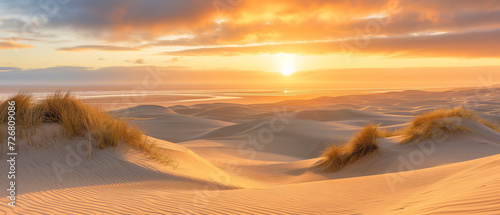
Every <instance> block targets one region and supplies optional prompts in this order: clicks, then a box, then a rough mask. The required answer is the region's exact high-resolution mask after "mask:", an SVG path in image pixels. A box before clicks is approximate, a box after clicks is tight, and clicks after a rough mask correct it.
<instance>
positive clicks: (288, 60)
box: [276, 53, 297, 76]
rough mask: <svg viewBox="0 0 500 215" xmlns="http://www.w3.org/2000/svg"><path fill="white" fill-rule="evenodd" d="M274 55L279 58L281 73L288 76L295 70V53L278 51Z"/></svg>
mask: <svg viewBox="0 0 500 215" xmlns="http://www.w3.org/2000/svg"><path fill="white" fill-rule="evenodd" d="M276 57H278V58H279V61H278V62H279V67H280V70H279V72H281V74H283V75H285V76H289V75H291V74H292V73H294V72H296V71H297V69H296V68H295V57H296V56H295V55H292V54H283V53H280V54H277V55H276Z"/></svg>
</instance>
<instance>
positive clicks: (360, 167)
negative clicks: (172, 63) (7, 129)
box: [0, 90, 500, 214]
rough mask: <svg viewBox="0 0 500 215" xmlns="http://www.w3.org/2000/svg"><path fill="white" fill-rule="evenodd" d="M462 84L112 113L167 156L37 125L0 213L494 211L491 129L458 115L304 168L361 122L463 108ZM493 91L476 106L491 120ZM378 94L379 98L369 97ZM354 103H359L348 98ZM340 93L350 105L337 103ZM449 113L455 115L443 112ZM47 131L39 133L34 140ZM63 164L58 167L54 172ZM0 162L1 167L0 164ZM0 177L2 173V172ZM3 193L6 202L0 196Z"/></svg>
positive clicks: (497, 141) (498, 139) (495, 154)
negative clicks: (370, 150)
mask: <svg viewBox="0 0 500 215" xmlns="http://www.w3.org/2000/svg"><path fill="white" fill-rule="evenodd" d="M468 96H474V93H473V92H471V91H470V90H460V91H445V92H432V93H431V92H422V91H405V92H399V93H394V92H392V93H382V94H377V95H362V96H342V97H334V98H330V97H323V98H318V99H312V100H295V101H287V102H279V103H275V104H253V105H239V104H227V103H215V104H199V105H192V106H172V107H168V108H167V107H162V106H152V105H147V106H138V107H133V108H128V109H121V110H116V111H112V112H111V113H112V114H114V115H115V116H118V117H123V118H126V119H128V120H130V121H131V122H135V123H136V124H138V125H139V126H141V127H142V128H144V129H145V130H146V131H147V134H148V135H149V136H150V137H149V138H150V139H151V140H154V141H156V143H157V144H158V145H160V146H162V149H163V150H165V155H166V156H168V157H167V158H169V159H172V162H171V165H163V164H160V163H159V162H157V161H155V160H152V159H150V158H149V157H148V156H147V155H145V154H143V153H141V152H139V151H137V150H135V149H131V148H127V147H124V146H123V147H118V148H116V149H105V150H98V149H97V148H94V149H92V155H91V158H90V159H88V157H87V151H86V149H87V148H86V147H87V144H86V139H85V138H84V137H81V138H75V139H73V140H68V139H63V138H61V137H60V135H58V133H57V132H59V131H58V130H57V126H55V125H45V127H43V128H40V129H45V131H44V132H42V131H41V130H40V131H38V132H37V134H36V135H35V136H34V137H33V138H32V139H33V140H34V141H35V142H37V141H43V142H44V143H50V144H49V145H47V144H45V146H44V147H41V146H39V147H27V148H22V149H21V150H20V153H19V157H18V159H19V161H18V164H17V165H18V169H19V173H18V177H19V179H18V183H19V186H18V187H19V190H18V196H17V198H18V200H19V201H18V206H17V207H16V208H11V207H8V206H7V204H4V203H2V204H1V205H0V211H2V212H4V213H6V214H13V213H16V214H30V213H48V214H61V213H83V214H95V213H111V214H123V213H127V214H153V213H160V214H183V213H184V214H186V213H187V214H461V213H469V214H495V213H496V212H497V211H500V204H499V202H500V199H499V197H498V195H497V194H496V193H498V192H500V176H498V174H495V173H496V172H498V171H499V170H500V155H499V154H500V133H499V132H498V131H496V130H493V129H491V128H490V127H488V126H485V125H483V124H481V123H479V122H476V121H474V120H470V119H460V120H461V121H460V122H461V126H464V127H465V128H467V132H465V131H462V132H457V133H454V134H451V133H449V134H447V135H445V136H443V137H441V138H438V139H435V140H429V141H424V142H420V143H417V142H410V143H408V144H404V145H401V144H399V143H400V142H401V140H402V139H403V137H402V136H393V137H385V138H382V137H381V138H378V139H377V141H378V143H379V147H380V149H379V151H378V153H377V154H375V155H374V156H371V157H367V158H364V159H361V160H359V161H358V162H356V163H353V164H350V165H348V166H346V167H345V168H343V169H342V170H340V171H338V172H335V173H322V172H321V171H320V170H319V169H314V168H312V166H313V165H314V164H315V163H317V162H318V161H320V159H322V158H320V157H319V156H320V155H321V153H322V152H323V151H324V150H325V149H326V148H328V147H329V146H330V145H331V144H335V145H341V144H344V143H346V142H347V141H349V139H351V138H352V136H353V135H354V134H355V133H356V132H357V131H359V130H360V129H361V128H362V127H363V126H364V125H365V124H366V123H369V122H374V123H380V124H381V128H382V129H396V128H401V127H405V126H407V125H408V123H409V121H410V120H412V119H413V117H415V116H417V115H419V114H421V113H422V112H424V111H427V110H431V109H435V108H438V107H448V106H450V105H453V104H455V105H461V104H463V103H464V102H465V101H464V100H463V99H466V98H468ZM497 97H498V96H492V97H488V98H484V99H483V100H481V102H479V103H478V105H477V109H475V108H474V107H472V108H473V109H475V110H476V111H477V112H479V113H480V114H481V116H483V117H485V118H488V119H490V120H493V121H495V120H498V119H499V118H498V116H493V115H491V114H494V113H498V112H499V109H498V107H500V106H498V103H497V101H500V100H497V99H498V98H497ZM377 98H379V99H377ZM358 101H359V102H358ZM343 102H348V103H350V104H351V105H345V106H344V105H343ZM443 120H456V119H443ZM44 138H45V139H44ZM54 165H55V166H56V167H57V168H56V169H58V170H60V171H61V170H64V171H65V172H64V173H62V176H61V174H58V173H57V172H56V171H55V170H54ZM0 167H1V168H3V169H6V168H7V163H6V162H2V163H1V164H0ZM0 182H1V183H2V184H4V183H6V182H7V179H6V177H2V178H0ZM2 201H3V202H6V201H7V199H6V198H3V199H2Z"/></svg>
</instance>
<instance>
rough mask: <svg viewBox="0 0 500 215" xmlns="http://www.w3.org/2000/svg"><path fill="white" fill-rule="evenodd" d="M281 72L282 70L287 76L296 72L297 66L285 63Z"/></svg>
mask: <svg viewBox="0 0 500 215" xmlns="http://www.w3.org/2000/svg"><path fill="white" fill-rule="evenodd" d="M280 72H281V74H283V75H285V76H289V75H291V74H292V73H294V72H295V68H294V67H293V66H292V65H290V64H286V65H283V67H281V70H280Z"/></svg>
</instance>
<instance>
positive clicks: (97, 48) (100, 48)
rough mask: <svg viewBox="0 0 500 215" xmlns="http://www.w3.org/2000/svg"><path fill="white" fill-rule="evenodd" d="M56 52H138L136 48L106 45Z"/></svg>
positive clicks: (68, 48) (84, 46) (65, 49)
mask: <svg viewBox="0 0 500 215" xmlns="http://www.w3.org/2000/svg"><path fill="white" fill-rule="evenodd" d="M56 50H58V51H69V52H78V51H140V49H138V48H134V47H124V46H108V45H81V46H74V47H63V48H58V49H56Z"/></svg>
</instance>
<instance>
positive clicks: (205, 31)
mask: <svg viewBox="0 0 500 215" xmlns="http://www.w3.org/2000/svg"><path fill="white" fill-rule="evenodd" d="M498 38H500V1H497V0H477V1H470V0H419V1H417V0H346V1H338V0H308V1H302V0H251V1H250V0H0V84H9V83H10V84H42V83H59V84H61V83H65V84H78V83H80V84H84V83H94V84H133V83H138V82H141V81H142V82H144V79H145V77H146V75H147V74H151V70H153V71H155V72H156V73H158V74H159V75H156V76H162V77H163V78H161V82H162V84H176V85H182V84H186V85H201V84H212V85H218V86H221V85H224V86H233V85H234V86H238V85H244V86H247V87H250V86H253V87H273V86H275V87H294V86H295V87H323V88H327V87H352V88H363V87H378V88H382V87H405V86H411V87H440V86H442V87H448V86H450V87H457V86H474V85H477V84H481V83H484V80H488V81H487V82H488V83H490V84H495V83H497V81H500V80H499V79H498V78H497V76H499V75H500V74H499V72H498V69H499V68H500V61H499V58H500V52H499V51H498V50H500V41H499V40H498ZM157 80H160V79H157Z"/></svg>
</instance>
